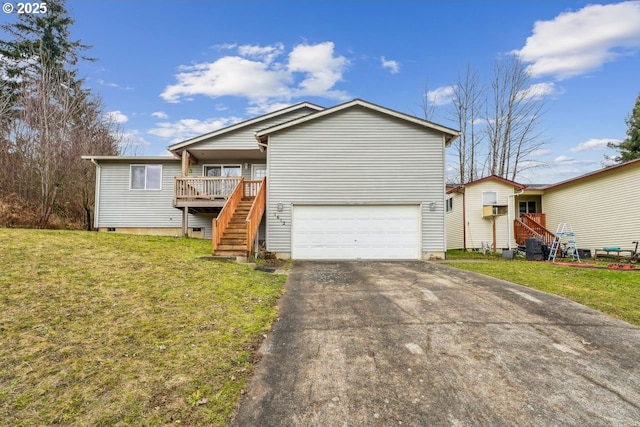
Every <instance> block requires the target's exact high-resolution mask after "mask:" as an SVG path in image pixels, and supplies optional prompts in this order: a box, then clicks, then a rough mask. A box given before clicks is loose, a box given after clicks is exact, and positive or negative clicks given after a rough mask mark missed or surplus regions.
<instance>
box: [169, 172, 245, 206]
mask: <svg viewBox="0 0 640 427" xmlns="http://www.w3.org/2000/svg"><path fill="white" fill-rule="evenodd" d="M240 181H241V177H239V176H230V177H220V176H193V177H175V178H174V184H173V202H174V205H175V204H176V202H177V201H179V200H187V201H195V200H213V199H226V198H227V197H229V196H230V195H231V193H232V192H233V190H234V189H235V188H236V187H237V185H238V183H239V182H240Z"/></svg>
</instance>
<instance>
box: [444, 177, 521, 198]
mask: <svg viewBox="0 0 640 427" xmlns="http://www.w3.org/2000/svg"><path fill="white" fill-rule="evenodd" d="M490 180H491V181H500V182H502V183H504V184H508V185H511V186H513V187H516V188H519V189H520V190H524V189H525V188H526V187H527V186H526V185H523V184H520V183H517V182H515V181H511V180H509V179H506V178H502V177H501V176H498V175H489V176H485V177H484V178H480V179H476V180H475V181H471V182H468V183H466V184H461V185H457V186H455V187H452V188H448V189H447V194H449V193H455V192H458V191H459V190H462V189H464V188H466V187H471V186H472V185H476V184H480V183H481V182H485V181H490Z"/></svg>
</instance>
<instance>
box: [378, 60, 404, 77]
mask: <svg viewBox="0 0 640 427" xmlns="http://www.w3.org/2000/svg"><path fill="white" fill-rule="evenodd" d="M380 62H382V68H388V69H389V71H390V72H391V74H398V73H399V72H400V63H399V62H398V61H393V60H391V59H386V58H385V57H384V56H383V57H382V58H380Z"/></svg>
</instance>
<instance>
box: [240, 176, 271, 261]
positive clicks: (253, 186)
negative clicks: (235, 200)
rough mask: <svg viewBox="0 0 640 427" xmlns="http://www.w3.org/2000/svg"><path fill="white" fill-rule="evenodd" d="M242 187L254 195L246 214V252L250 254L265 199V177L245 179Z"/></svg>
mask: <svg viewBox="0 0 640 427" xmlns="http://www.w3.org/2000/svg"><path fill="white" fill-rule="evenodd" d="M244 187H245V191H246V189H247V188H248V189H249V191H250V192H249V194H248V195H249V196H255V199H254V200H253V204H252V205H251V209H250V210H249V213H248V214H247V254H250V253H251V247H252V246H253V242H254V241H255V239H256V235H257V232H258V227H259V226H260V220H261V219H262V214H264V209H265V205H266V200H267V178H266V177H265V178H262V181H246V182H245V186H244ZM254 190H255V192H254Z"/></svg>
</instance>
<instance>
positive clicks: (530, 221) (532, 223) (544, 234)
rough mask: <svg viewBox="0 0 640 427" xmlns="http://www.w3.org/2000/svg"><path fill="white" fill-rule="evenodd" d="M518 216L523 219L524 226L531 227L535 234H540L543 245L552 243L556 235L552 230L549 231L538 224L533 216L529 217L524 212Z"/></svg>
mask: <svg viewBox="0 0 640 427" xmlns="http://www.w3.org/2000/svg"><path fill="white" fill-rule="evenodd" d="M520 218H522V219H523V221H522V222H523V223H524V224H525V225H526V226H528V227H529V228H531V229H533V230H534V231H535V232H536V233H537V234H539V235H540V237H541V238H542V240H543V241H544V244H545V245H547V246H551V244H552V243H553V239H554V238H555V237H556V235H555V233H553V232H552V231H549V230H548V229H547V228H546V227H545V226H543V225H542V224H540V223H539V222H538V221H536V220H535V219H534V218H533V217H531V216H530V215H528V214H526V213H523V214H521V215H520Z"/></svg>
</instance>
